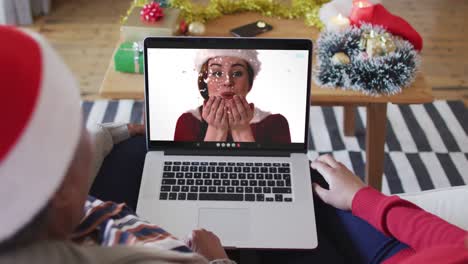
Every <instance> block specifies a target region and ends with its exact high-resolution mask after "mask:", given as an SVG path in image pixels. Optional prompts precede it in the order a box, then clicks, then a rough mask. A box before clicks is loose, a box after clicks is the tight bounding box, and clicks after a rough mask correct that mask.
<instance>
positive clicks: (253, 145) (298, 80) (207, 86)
mask: <svg viewBox="0 0 468 264" xmlns="http://www.w3.org/2000/svg"><path fill="white" fill-rule="evenodd" d="M226 40H228V39H223V41H226ZM233 41H235V39H233ZM147 42H149V41H147ZM159 44H160V43H159ZM228 44H229V43H228ZM145 45H146V46H145V58H146V61H145V62H146V69H145V70H146V71H145V75H146V76H145V77H146V86H147V87H146V100H147V111H148V113H147V120H148V121H147V124H148V130H147V131H148V135H149V142H150V145H151V146H154V147H158V146H159V147H176V148H180V147H185V148H200V149H225V150H243V149H248V150H251V149H260V150H273V149H275V150H304V149H305V144H306V140H307V132H306V131H307V126H308V122H307V121H308V111H307V109H308V102H309V99H308V98H309V87H310V76H309V75H310V57H311V54H310V53H311V49H310V48H311V47H307V46H303V48H302V49H301V48H300V46H297V45H296V46H295V47H294V48H293V49H285V47H278V46H275V47H268V46H265V45H262V47H261V48H260V47H259V48H255V45H254V46H253V47H249V46H243V47H242V48H238V47H239V46H236V48H226V46H225V45H224V46H223V47H219V46H216V45H215V46H213V45H206V46H204V45H203V39H202V41H201V42H198V43H196V45H190V44H188V45H186V46H184V45H182V46H177V47H174V46H171V45H170V44H169V43H168V45H163V47H160V46H158V44H156V45H155V46H156V47H154V46H152V45H151V44H149V45H148V43H145ZM194 46H196V47H194Z"/></svg>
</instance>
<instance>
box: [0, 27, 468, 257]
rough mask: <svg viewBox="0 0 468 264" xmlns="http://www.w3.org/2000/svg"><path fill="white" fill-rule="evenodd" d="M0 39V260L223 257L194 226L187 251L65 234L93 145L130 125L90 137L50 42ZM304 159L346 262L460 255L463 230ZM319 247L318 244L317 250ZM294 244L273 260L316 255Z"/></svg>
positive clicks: (17, 35)
mask: <svg viewBox="0 0 468 264" xmlns="http://www.w3.org/2000/svg"><path fill="white" fill-rule="evenodd" d="M0 42H1V43H2V48H1V49H0V59H1V61H2V64H1V65H2V66H0V67H1V71H0V72H1V73H0V83H2V85H3V87H6V88H4V89H3V93H4V98H7V99H8V100H4V102H2V104H0V113H1V115H2V121H3V122H2V124H4V125H3V126H2V137H1V138H0V208H1V210H2V217H1V220H0V263H52V264H53V263H111V262H112V263H116V262H118V263H139V262H144V263H208V260H207V259H209V260H212V263H232V262H231V261H230V260H228V259H227V256H226V253H225V251H224V249H223V248H222V247H221V245H220V243H219V239H218V238H217V237H216V236H215V235H214V234H212V233H210V232H207V231H204V230H197V231H195V232H194V237H193V239H192V241H191V246H192V250H194V251H196V252H199V253H200V254H201V255H203V256H204V257H203V256H201V255H198V254H194V253H179V252H175V251H170V250H165V249H164V248H161V247H158V248H151V247H138V246H134V247H124V246H119V247H101V246H80V245H77V244H75V243H73V242H71V240H70V234H71V233H72V231H73V230H74V228H75V227H76V226H77V225H78V224H79V222H80V221H81V219H82V218H83V205H84V203H85V200H86V195H87V192H88V188H89V184H90V181H92V175H93V174H94V173H95V171H96V170H97V169H98V168H99V166H100V164H98V163H99V162H96V160H97V159H96V158H95V157H94V155H93V153H97V154H99V153H101V156H102V152H109V151H110V149H112V145H113V144H115V143H117V142H120V141H122V140H125V139H126V138H128V137H129V136H131V135H133V134H135V133H139V131H138V130H139V129H135V128H134V127H133V126H128V125H126V124H123V125H121V124H114V125H109V126H99V129H100V130H99V131H98V133H97V134H93V140H94V142H93V144H91V142H90V136H89V135H88V131H87V130H86V129H85V128H84V126H83V124H82V120H81V111H80V105H79V100H80V97H79V92H78V87H77V84H76V81H75V80H74V78H73V76H72V74H71V72H70V71H69V70H68V68H67V67H66V66H65V64H64V63H63V62H62V61H61V60H60V59H59V57H58V56H57V55H56V54H55V52H54V51H53V50H52V48H51V47H50V46H49V45H48V44H47V43H46V42H45V41H44V40H43V39H42V38H41V37H40V36H38V35H37V34H33V33H25V32H22V31H20V30H18V29H15V28H12V27H4V26H0ZM140 132H141V131H140ZM98 160H101V161H102V158H101V159H98ZM311 167H312V169H313V171H312V175H313V176H314V175H315V176H314V177H316V178H314V183H315V184H314V186H313V188H314V191H315V193H316V194H317V195H318V197H319V198H320V199H321V200H323V202H325V203H326V204H328V205H330V206H324V204H323V203H322V202H321V201H320V200H319V199H318V200H317V201H316V203H315V204H316V206H320V208H319V207H316V212H317V217H318V222H317V223H318V225H319V229H320V230H325V229H328V230H329V233H328V235H329V236H330V237H331V238H334V240H337V241H341V242H342V243H341V244H344V246H345V247H347V249H348V250H352V252H351V256H353V257H355V258H351V259H348V261H350V262H356V261H358V262H361V261H362V260H363V259H366V260H368V261H376V262H381V261H383V262H384V263H406V264H411V263H413V264H414V263H468V250H467V247H468V244H467V245H465V244H464V243H467V241H468V240H466V238H467V232H466V231H465V230H463V229H461V228H458V227H456V226H454V225H451V224H449V223H447V222H445V221H444V220H442V219H440V218H438V217H437V216H434V215H432V214H429V213H427V212H425V211H424V210H422V209H421V208H419V207H417V206H416V205H414V204H411V203H410V202H408V201H405V200H403V199H401V198H398V197H396V196H386V195H383V194H381V193H379V192H377V191H376V190H373V189H372V188H370V187H367V186H365V184H364V183H363V182H362V181H361V180H360V179H359V178H358V177H357V176H356V175H354V174H353V173H352V172H351V171H349V170H348V169H347V168H346V167H345V166H344V165H342V164H341V163H340V162H338V161H336V160H335V159H334V158H333V157H332V156H330V155H324V156H320V157H319V158H318V159H316V160H315V161H314V162H312V165H311ZM317 171H318V172H320V173H321V174H322V175H323V178H325V181H326V182H328V187H327V188H323V187H321V186H320V185H318V184H316V183H317V181H320V179H319V178H318V176H319V175H317ZM132 176H133V175H132ZM131 178H132V179H134V180H137V179H136V177H131ZM322 180H323V179H322ZM333 208H338V209H341V210H338V211H334V210H333ZM327 212H328V213H327ZM337 216H338V219H337ZM320 219H321V220H320ZM402 219H403V220H404V221H402ZM335 220H338V221H335ZM319 221H320V222H319ZM97 228H98V227H97ZM285 228H287V226H286V227H285ZM337 233H338V234H339V236H337ZM346 237H351V239H346ZM319 239H320V238H319ZM322 241H323V240H322ZM363 241H365V242H363ZM400 241H402V242H404V243H405V244H406V245H404V244H403V243H402V242H400ZM377 242H379V243H377ZM382 243H383V244H382ZM336 246H337V247H338V246H339V245H336ZM382 246H384V247H382ZM324 247H327V245H326V244H325V245H324V244H322V246H319V250H323V248H324ZM319 252H320V251H319ZM339 252H341V254H345V253H349V252H346V251H339ZM303 253H304V254H298V253H297V252H292V253H289V254H284V256H286V257H287V258H286V260H285V261H283V262H284V263H290V262H291V261H292V260H293V259H294V258H295V257H297V256H298V257H299V258H301V257H302V256H304V255H307V254H312V255H313V254H319V253H318V252H315V251H312V252H303ZM280 254H282V253H280ZM269 256H271V257H273V258H270V259H271V261H270V262H267V263H278V260H280V259H283V260H284V259H285V258H278V257H280V256H281V255H275V254H272V255H270V254H269ZM343 256H344V255H343ZM289 260H291V261H289ZM296 260H297V258H296ZM323 262H325V261H322V262H321V263H323ZM363 263H364V262H363Z"/></svg>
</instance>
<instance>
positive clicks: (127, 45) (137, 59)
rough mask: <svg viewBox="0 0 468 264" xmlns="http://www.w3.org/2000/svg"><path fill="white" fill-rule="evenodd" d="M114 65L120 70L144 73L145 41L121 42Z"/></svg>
mask: <svg viewBox="0 0 468 264" xmlns="http://www.w3.org/2000/svg"><path fill="white" fill-rule="evenodd" d="M114 66H115V70H116V71H119V72H131V73H143V43H141V42H124V43H122V44H120V46H119V48H118V49H117V52H115V55H114Z"/></svg>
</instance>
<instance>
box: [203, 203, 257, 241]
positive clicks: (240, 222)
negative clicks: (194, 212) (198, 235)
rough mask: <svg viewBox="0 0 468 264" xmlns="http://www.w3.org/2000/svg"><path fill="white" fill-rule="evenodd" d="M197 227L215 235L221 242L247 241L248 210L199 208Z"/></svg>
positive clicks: (248, 230) (248, 232) (248, 228)
mask: <svg viewBox="0 0 468 264" xmlns="http://www.w3.org/2000/svg"><path fill="white" fill-rule="evenodd" d="M198 227H200V228H204V229H206V230H208V231H211V232H213V233H215V235H217V236H218V237H219V238H220V239H221V240H222V241H230V242H234V241H247V240H249V234H250V210H249V209H245V208H239V209H227V208H200V209H199V214H198Z"/></svg>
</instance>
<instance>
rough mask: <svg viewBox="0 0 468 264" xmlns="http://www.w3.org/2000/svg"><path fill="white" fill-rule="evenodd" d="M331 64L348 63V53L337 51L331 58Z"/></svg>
mask: <svg viewBox="0 0 468 264" xmlns="http://www.w3.org/2000/svg"><path fill="white" fill-rule="evenodd" d="M331 61H332V63H333V64H335V65H336V64H349V63H350V62H351V60H350V59H349V57H348V55H346V53H344V52H337V53H335V54H334V55H333V57H332V58H331Z"/></svg>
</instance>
